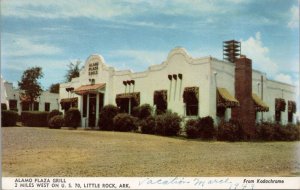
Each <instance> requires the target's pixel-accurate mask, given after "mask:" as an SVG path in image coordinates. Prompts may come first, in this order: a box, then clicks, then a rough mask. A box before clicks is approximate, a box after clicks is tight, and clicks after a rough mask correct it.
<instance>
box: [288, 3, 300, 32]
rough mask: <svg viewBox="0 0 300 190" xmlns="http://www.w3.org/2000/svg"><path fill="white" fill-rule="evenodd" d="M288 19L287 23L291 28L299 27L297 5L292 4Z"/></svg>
mask: <svg viewBox="0 0 300 190" xmlns="http://www.w3.org/2000/svg"><path fill="white" fill-rule="evenodd" d="M290 14H291V16H290V21H289V23H288V27H289V28H291V29H293V28H299V7H297V6H292V8H291V9H290Z"/></svg>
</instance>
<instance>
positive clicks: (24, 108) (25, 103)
mask: <svg viewBox="0 0 300 190" xmlns="http://www.w3.org/2000/svg"><path fill="white" fill-rule="evenodd" d="M30 106H31V105H30V103H29V102H22V111H29V107H30Z"/></svg>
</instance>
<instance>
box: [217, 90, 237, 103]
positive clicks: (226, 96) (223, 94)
mask: <svg viewBox="0 0 300 190" xmlns="http://www.w3.org/2000/svg"><path fill="white" fill-rule="evenodd" d="M217 89H218V95H219V96H218V103H217V104H218V106H223V107H235V106H239V105H240V103H239V101H238V100H237V99H235V97H234V96H232V95H231V94H230V93H229V92H228V91H227V89H226V88H217Z"/></svg>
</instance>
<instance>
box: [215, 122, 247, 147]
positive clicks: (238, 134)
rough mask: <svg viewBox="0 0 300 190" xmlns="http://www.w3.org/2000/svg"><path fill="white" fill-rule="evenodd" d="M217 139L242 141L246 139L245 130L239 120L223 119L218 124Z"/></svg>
mask: <svg viewBox="0 0 300 190" xmlns="http://www.w3.org/2000/svg"><path fill="white" fill-rule="evenodd" d="M217 139H218V140H221V141H232V142H233V141H240V140H243V139H244V130H243V128H242V126H241V124H240V122H239V121H236V120H232V119H231V120H229V122H224V121H222V122H221V123H220V124H219V126H218V134H217Z"/></svg>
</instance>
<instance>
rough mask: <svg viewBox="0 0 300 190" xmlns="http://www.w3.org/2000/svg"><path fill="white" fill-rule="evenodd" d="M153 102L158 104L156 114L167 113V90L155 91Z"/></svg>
mask: <svg viewBox="0 0 300 190" xmlns="http://www.w3.org/2000/svg"><path fill="white" fill-rule="evenodd" d="M153 102H154V105H155V106H156V114H161V113H165V112H166V111H167V107H168V102H167V90H157V91H154V96H153Z"/></svg>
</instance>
